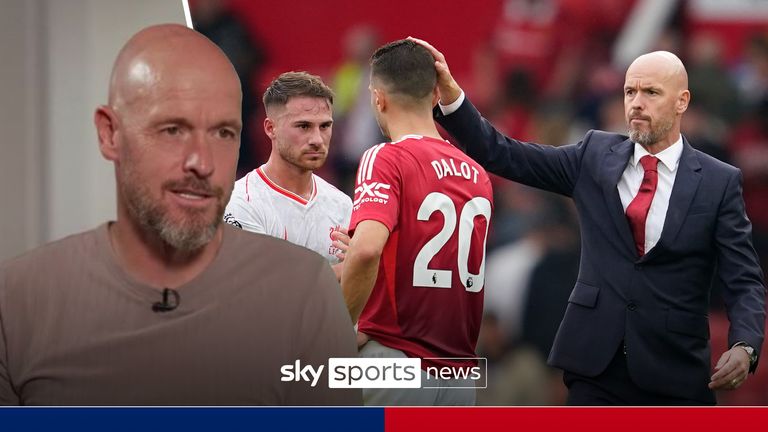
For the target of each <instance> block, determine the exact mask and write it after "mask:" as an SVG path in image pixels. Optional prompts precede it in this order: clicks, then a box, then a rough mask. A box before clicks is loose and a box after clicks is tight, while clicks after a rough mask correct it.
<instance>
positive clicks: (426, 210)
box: [413, 192, 491, 292]
mask: <svg viewBox="0 0 768 432" xmlns="http://www.w3.org/2000/svg"><path fill="white" fill-rule="evenodd" d="M436 211H439V212H440V213H442V214H443V218H444V223H443V228H442V229H441V230H440V232H439V233H437V235H436V236H434V237H432V238H431V239H429V241H428V242H427V243H426V244H425V245H424V246H423V247H422V248H421V250H420V251H419V253H418V254H417V255H416V261H415V262H414V263H413V286H419V287H430V288H450V287H451V277H452V275H453V272H452V271H451V270H439V269H430V268H429V267H427V266H428V265H429V262H430V261H432V257H434V256H435V255H436V254H437V253H438V252H439V251H440V249H442V248H443V246H445V244H446V243H447V242H448V239H450V238H451V236H452V235H453V230H454V229H456V207H455V206H454V205H453V201H452V200H451V199H450V198H449V197H448V195H445V194H443V193H440V192H432V193H430V194H429V195H427V196H426V198H424V201H423V202H422V203H421V207H419V213H418V214H417V218H418V220H420V221H428V220H429V217H430V216H431V215H432V213H434V212H436ZM476 216H483V217H484V218H485V220H486V224H485V233H484V235H483V260H482V261H481V263H480V271H479V273H478V274H472V273H470V272H469V263H468V261H469V247H470V244H469V243H470V239H471V236H472V231H473V230H474V227H475V217H476ZM490 221H491V202H490V201H488V199H486V198H483V197H475V198H472V199H471V200H469V201H467V203H466V204H464V208H462V209H461V215H460V216H459V253H458V256H457V257H456V258H457V260H458V268H459V279H460V280H461V284H462V285H464V288H465V289H466V290H467V291H469V292H480V290H482V289H483V285H484V283H485V243H486V240H487V239H488V226H489V225H490Z"/></svg>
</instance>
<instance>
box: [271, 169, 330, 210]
mask: <svg viewBox="0 0 768 432" xmlns="http://www.w3.org/2000/svg"><path fill="white" fill-rule="evenodd" d="M256 172H257V173H258V174H259V177H261V179H262V180H264V183H266V184H267V186H269V187H270V188H272V190H274V191H275V192H277V193H279V194H281V195H284V196H286V197H288V198H290V199H292V200H294V201H296V202H298V203H299V204H303V205H307V203H308V202H309V201H307V200H305V199H304V198H302V197H300V196H298V195H296V194H295V193H293V192H291V191H289V190H285V189H283V188H281V187H280V186H278V185H276V184H274V183H272V180H270V179H269V177H267V176H266V175H265V174H264V173H263V172H262V171H261V167H259V168H256ZM312 181H313V182H314V181H315V179H314V178H312ZM312 184H313V186H312V188H313V189H315V190H314V191H313V192H314V193H313V195H312V197H313V198H314V196H315V195H314V194H316V193H317V188H316V187H314V183H312Z"/></svg>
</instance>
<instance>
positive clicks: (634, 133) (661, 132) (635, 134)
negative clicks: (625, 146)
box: [627, 120, 673, 147]
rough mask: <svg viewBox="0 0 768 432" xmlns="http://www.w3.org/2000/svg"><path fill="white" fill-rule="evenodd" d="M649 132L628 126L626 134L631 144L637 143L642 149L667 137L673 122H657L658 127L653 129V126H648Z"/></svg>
mask: <svg viewBox="0 0 768 432" xmlns="http://www.w3.org/2000/svg"><path fill="white" fill-rule="evenodd" d="M650 125H651V127H650V130H649V131H641V130H639V129H634V128H632V126H631V125H630V126H629V131H628V132H627V134H628V135H629V139H631V140H632V142H635V143H638V144H640V145H641V146H643V147H650V146H652V145H654V144H656V143H658V142H659V141H661V140H663V139H664V138H665V137H666V136H667V135H669V131H671V130H672V126H673V121H672V120H663V121H659V123H658V126H657V127H654V126H653V124H652V123H651V124H650Z"/></svg>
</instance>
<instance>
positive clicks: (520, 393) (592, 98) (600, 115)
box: [190, 0, 768, 405]
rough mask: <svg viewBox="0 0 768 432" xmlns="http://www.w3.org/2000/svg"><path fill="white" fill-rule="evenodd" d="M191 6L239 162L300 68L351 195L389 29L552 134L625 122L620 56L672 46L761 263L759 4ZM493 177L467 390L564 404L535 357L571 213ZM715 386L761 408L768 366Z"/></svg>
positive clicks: (717, 307) (505, 111) (256, 158)
mask: <svg viewBox="0 0 768 432" xmlns="http://www.w3.org/2000/svg"><path fill="white" fill-rule="evenodd" d="M190 3H191V6H192V16H193V23H194V26H195V28H196V29H197V30H199V31H201V32H202V33H204V34H206V35H207V36H208V37H210V38H211V39H212V40H213V41H214V42H216V43H217V44H219V45H220V46H221V47H222V48H223V49H224V51H225V52H226V53H227V54H228V55H229V56H230V58H231V60H232V61H233V63H234V64H235V67H236V69H237V71H238V73H239V74H240V76H241V80H242V82H243V87H244V96H245V97H244V116H245V117H246V129H245V131H244V135H243V141H242V143H243V144H242V146H243V149H242V150H241V160H240V165H239V171H240V174H243V173H245V172H247V171H250V170H251V169H254V168H255V167H257V166H259V165H260V164H262V163H264V162H265V161H266V159H267V157H268V155H269V150H270V148H269V141H268V140H266V137H265V136H264V133H263V131H262V127H261V124H262V122H263V108H262V107H261V94H262V92H263V89H264V88H265V87H266V85H267V84H268V83H269V81H270V80H271V79H273V78H274V77H275V76H276V75H277V74H279V73H280V72H283V71H286V70H291V69H294V70H307V71H309V72H312V73H316V74H320V75H322V76H323V77H324V78H325V80H326V82H327V83H328V84H330V85H331V87H332V88H333V89H334V91H335V92H336V99H335V103H334V121H335V123H334V127H333V129H334V131H333V139H332V141H331V143H332V144H331V157H330V160H329V163H327V164H326V166H325V167H324V168H323V169H322V171H321V172H320V175H321V176H323V177H324V178H326V179H327V180H329V181H330V182H331V183H333V184H335V185H336V186H338V187H339V188H340V189H342V190H344V191H345V192H347V193H349V194H350V195H351V193H352V189H353V187H354V184H353V180H352V179H353V177H354V174H355V170H356V169H357V162H358V160H359V157H360V155H361V154H362V153H363V152H364V151H365V150H366V149H367V148H369V147H370V146H372V145H374V144H377V143H379V142H382V141H384V138H383V137H382V136H381V135H380V132H379V130H378V127H377V125H376V123H375V120H374V118H373V116H372V114H371V111H370V99H369V94H368V90H367V85H368V82H367V77H368V70H367V63H368V59H369V56H370V55H371V53H372V52H373V51H374V49H375V48H376V47H378V46H379V45H381V44H383V43H385V42H388V41H389V40H393V39H399V38H402V37H405V36H408V35H413V36H418V37H422V38H424V39H426V40H428V41H430V42H432V43H433V44H435V45H436V46H437V47H438V48H439V49H441V50H443V52H445V53H446V56H447V57H448V58H449V59H450V60H451V62H452V63H451V64H452V70H453V71H454V74H455V75H456V76H457V77H458V79H459V82H460V83H461V84H462V85H463V87H464V88H465V89H466V90H467V94H468V96H469V97H470V98H471V100H472V101H473V103H474V104H475V105H476V106H477V107H478V108H479V109H480V112H482V113H483V114H484V116H486V117H487V118H488V119H489V120H491V121H492V122H493V123H494V124H495V125H496V126H497V127H498V128H499V129H501V130H502V131H504V132H505V133H507V134H508V135H510V136H513V137H516V138H519V139H522V140H528V141H534V142H539V143H544V144H549V145H554V146H559V145H564V144H569V143H574V142H576V141H577V140H578V139H579V137H581V136H583V134H584V132H585V131H586V130H588V129H602V130H607V131H614V132H622V133H623V132H624V131H626V126H625V121H624V109H623V99H622V92H621V88H622V86H623V83H624V70H625V69H626V66H627V64H628V62H624V61H623V60H622V59H624V58H629V59H632V58H634V54H639V53H641V52H646V51H652V50H656V49H665V50H669V51H673V52H675V53H677V54H678V55H679V56H680V57H681V58H682V59H683V62H684V63H685V65H686V67H687V69H688V73H689V84H690V90H691V93H692V103H691V106H690V108H689V109H688V112H687V113H686V114H685V116H684V119H683V133H684V135H685V136H686V137H687V138H688V140H689V142H690V143H691V144H692V145H693V146H694V147H696V148H698V149H699V150H702V151H704V152H706V153H709V154H711V155H713V156H715V157H717V158H719V159H721V160H724V161H726V162H728V163H731V164H733V165H735V166H737V167H739V168H741V169H742V172H743V175H744V199H745V201H746V207H747V212H748V215H749V217H750V219H751V220H752V223H753V230H754V233H753V234H754V245H755V247H756V248H757V249H758V254H759V255H760V258H761V262H762V264H763V269H766V268H768V265H766V264H768V4H767V3H768V2H760V1H749V0H733V1H729V2H713V1H707V0H699V1H697V0H688V1H666V0H662V1H655V0H590V1H586V0H585V1H578V0H492V1H483V2H470V3H473V5H471V6H469V7H468V6H466V5H464V6H462V5H456V6H455V9H456V10H451V8H454V6H446V3H445V2H438V1H434V0H424V1H421V2H417V3H418V4H413V2H410V3H409V2H405V1H400V0H398V1H391V2H387V4H386V5H385V4H381V3H379V2H377V3H373V2H351V1H345V0H329V1H327V2H317V3H312V6H311V7H305V6H302V5H303V2H299V3H298V4H295V5H294V4H293V3H291V4H290V5H288V4H286V3H285V2H282V3H281V2H277V1H274V0H262V1H258V2H249V1H241V0H231V1H227V0H196V1H191V2H190ZM718 3H719V5H718ZM725 3H728V5H727V7H724V6H723V4H725ZM308 5H309V3H307V5H306V6H308ZM374 5H376V8H374ZM726 10H727V11H728V13H725V11H726ZM470 11H471V12H470ZM468 13H470V15H468ZM398 17H399V18H398ZM633 49H634V50H640V51H638V52H632V50H633ZM494 189H495V200H496V201H495V209H496V210H495V214H494V215H493V218H492V226H491V234H490V236H489V241H488V256H487V266H486V288H485V289H486V291H485V292H486V300H485V302H486V308H485V309H486V315H485V319H484V323H483V329H482V331H481V336H480V342H479V345H478V354H479V355H481V356H485V357H487V358H488V360H489V369H490V370H489V384H488V388H487V389H486V390H481V391H480V392H479V393H478V403H480V404H488V405H556V404H561V403H563V402H564V396H565V387H564V386H563V385H562V381H561V376H560V374H559V373H558V371H557V370H554V369H551V368H549V367H547V366H546V356H547V354H548V352H549V348H550V346H551V343H552V339H553V337H554V334H555V332H556V330H557V326H558V325H559V322H560V318H561V317H562V314H563V312H564V310H565V307H566V304H567V301H568V296H569V293H570V291H571V288H572V287H573V283H574V281H575V279H576V275H577V271H578V263H579V247H580V242H579V232H578V222H577V221H576V219H575V213H574V211H573V207H572V204H571V202H570V200H567V199H565V198H561V197H558V196H555V195H552V194H549V193H545V192H540V191H537V190H534V189H530V188H528V187H525V186H522V185H519V184H516V183H512V182H509V181H505V180H500V179H495V180H494ZM717 284H718V281H713V294H712V310H711V313H710V322H711V334H712V345H713V351H714V352H716V353H719V352H721V351H722V350H724V349H725V348H726V344H727V319H726V317H725V312H724V310H723V308H722V307H721V300H720V298H719V296H718V287H717ZM762 354H763V355H765V354H768V350H765V349H764V350H763V353H762ZM763 358H768V356H765V357H763ZM763 363H765V361H763ZM718 397H719V403H720V404H725V405H729V404H731V405H768V365H766V364H763V365H762V366H761V367H759V368H758V370H757V373H756V375H755V376H754V377H752V378H751V379H750V380H748V381H747V382H746V384H745V385H744V386H743V387H742V388H741V389H740V390H738V391H736V392H731V393H728V394H722V395H719V396H718Z"/></svg>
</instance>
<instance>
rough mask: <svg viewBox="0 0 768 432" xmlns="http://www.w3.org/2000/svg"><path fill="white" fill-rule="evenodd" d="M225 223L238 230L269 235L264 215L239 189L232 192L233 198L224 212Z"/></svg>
mask: <svg viewBox="0 0 768 432" xmlns="http://www.w3.org/2000/svg"><path fill="white" fill-rule="evenodd" d="M224 222H226V223H228V224H230V225H233V226H235V227H237V228H240V229H244V230H246V231H250V232H255V233H259V234H269V232H268V230H267V226H266V221H265V220H264V215H263V214H262V213H261V212H260V211H258V209H257V208H256V207H255V206H253V205H251V203H250V202H248V200H247V198H246V196H245V194H244V193H241V192H240V191H239V190H238V188H235V190H233V191H232V197H231V198H230V200H229V204H227V209H226V210H225V211H224Z"/></svg>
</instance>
